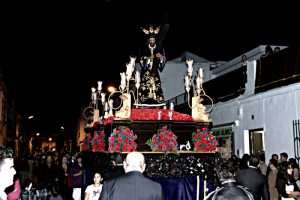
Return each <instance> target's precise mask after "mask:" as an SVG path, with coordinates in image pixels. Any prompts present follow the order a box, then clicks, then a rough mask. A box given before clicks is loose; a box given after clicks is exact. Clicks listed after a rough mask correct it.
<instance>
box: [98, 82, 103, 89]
mask: <svg viewBox="0 0 300 200" xmlns="http://www.w3.org/2000/svg"><path fill="white" fill-rule="evenodd" d="M101 90H102V81H98V91H101Z"/></svg>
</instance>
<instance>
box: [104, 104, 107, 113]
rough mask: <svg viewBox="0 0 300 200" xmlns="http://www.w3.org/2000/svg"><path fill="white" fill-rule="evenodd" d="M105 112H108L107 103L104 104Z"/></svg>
mask: <svg viewBox="0 0 300 200" xmlns="http://www.w3.org/2000/svg"><path fill="white" fill-rule="evenodd" d="M104 110H105V111H108V104H107V102H105V104H104Z"/></svg>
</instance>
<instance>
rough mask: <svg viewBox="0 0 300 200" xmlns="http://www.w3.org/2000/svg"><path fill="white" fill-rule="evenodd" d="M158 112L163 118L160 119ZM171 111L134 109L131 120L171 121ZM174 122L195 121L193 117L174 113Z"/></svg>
mask: <svg viewBox="0 0 300 200" xmlns="http://www.w3.org/2000/svg"><path fill="white" fill-rule="evenodd" d="M158 112H161V118H160V119H158V116H159V114H158ZM169 112H170V110H167V109H157V108H133V109H132V110H131V117H130V118H131V120H139V121H141V120H170V117H169ZM172 120H173V121H194V119H193V118H192V116H190V115H188V114H183V113H180V112H176V111H174V110H173V111H172Z"/></svg>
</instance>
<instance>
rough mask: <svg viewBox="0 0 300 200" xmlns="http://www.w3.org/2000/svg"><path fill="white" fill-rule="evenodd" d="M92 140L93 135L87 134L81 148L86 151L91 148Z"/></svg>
mask: <svg viewBox="0 0 300 200" xmlns="http://www.w3.org/2000/svg"><path fill="white" fill-rule="evenodd" d="M91 140H92V136H91V134H90V133H87V134H85V137H84V140H83V143H82V146H81V150H82V151H85V150H91Z"/></svg>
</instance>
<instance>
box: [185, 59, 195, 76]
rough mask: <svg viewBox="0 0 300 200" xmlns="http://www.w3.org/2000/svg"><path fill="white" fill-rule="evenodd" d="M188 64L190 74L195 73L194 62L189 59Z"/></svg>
mask: <svg viewBox="0 0 300 200" xmlns="http://www.w3.org/2000/svg"><path fill="white" fill-rule="evenodd" d="M186 64H187V65H188V73H193V60H191V59H188V60H187V61H186Z"/></svg>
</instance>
